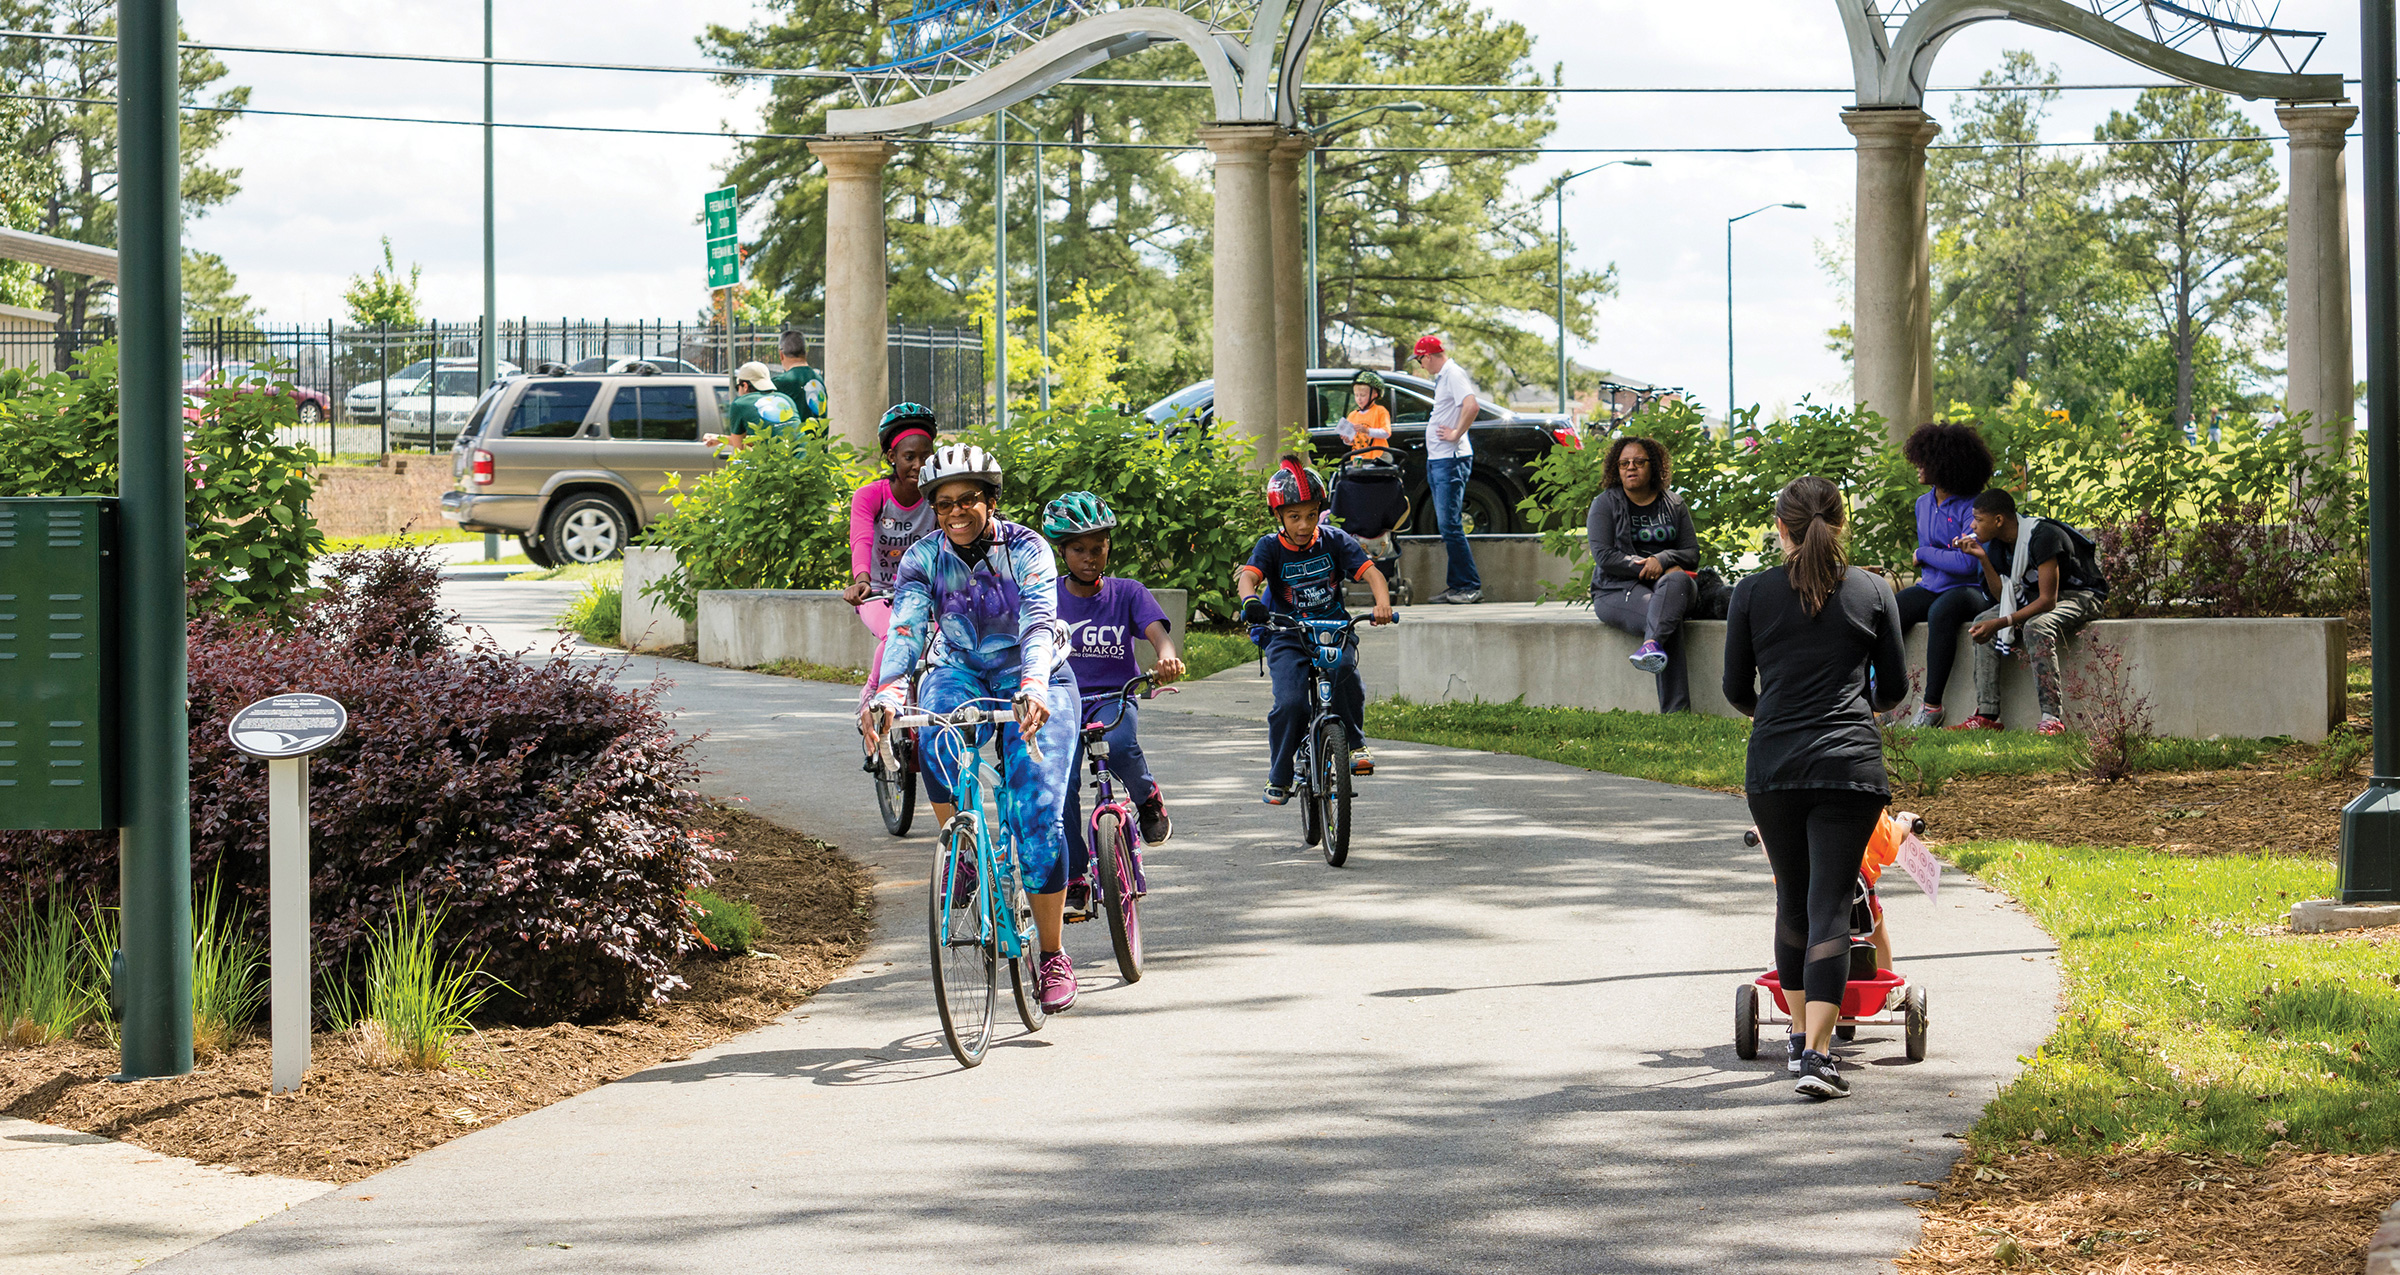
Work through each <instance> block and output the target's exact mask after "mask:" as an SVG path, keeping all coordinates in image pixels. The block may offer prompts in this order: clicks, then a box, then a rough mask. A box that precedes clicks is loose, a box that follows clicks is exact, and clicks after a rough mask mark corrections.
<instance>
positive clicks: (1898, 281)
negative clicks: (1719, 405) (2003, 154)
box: [1727, 108, 1942, 443]
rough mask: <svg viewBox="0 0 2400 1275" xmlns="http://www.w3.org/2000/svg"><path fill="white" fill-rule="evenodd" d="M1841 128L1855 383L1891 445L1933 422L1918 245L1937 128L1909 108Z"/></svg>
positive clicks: (1928, 291)
mask: <svg viewBox="0 0 2400 1275" xmlns="http://www.w3.org/2000/svg"><path fill="white" fill-rule="evenodd" d="M1842 125H1843V127H1845V128H1848V129H1849V130H1850V134H1851V136H1853V137H1856V138H1857V139H1858V211H1857V213H1856V214H1855V220H1854V223H1853V224H1854V225H1855V227H1856V232H1857V238H1856V241H1855V242H1856V244H1857V258H1856V260H1855V262H1854V263H1853V265H1852V267H1851V284H1852V287H1853V290H1854V291H1855V293H1856V296H1857V312H1856V315H1855V317H1854V319H1853V321H1852V323H1851V334H1852V343H1853V344H1852V361H1851V371H1852V375H1853V377H1854V382H1853V383H1854V384H1855V386H1856V388H1857V391H1858V403H1859V406H1861V407H1868V408H1873V409H1874V410H1875V411H1878V412H1881V413H1883V418H1884V422H1885V428H1886V429H1887V430H1888V432H1889V433H1890V436H1891V439H1892V441H1893V442H1895V443H1897V442H1899V441H1900V440H1901V439H1904V438H1906V437H1908V434H1909V431H1911V430H1913V429H1915V428H1916V427H1917V426H1919V425H1922V424H1924V423H1925V422H1926V421H1928V420H1931V419H1932V418H1933V280H1932V273H1931V272H1932V264H1933V263H1932V256H1933V254H1932V248H1931V245H1930V244H1929V243H1928V242H1927V241H1926V237H1925V144H1926V143H1927V142H1930V141H1932V140H1933V138H1934V134H1936V133H1939V132H1940V131H1941V129H1942V126H1941V125H1939V124H1936V123H1934V122H1933V120H1932V119H1931V118H1929V117H1928V116H1927V115H1926V114H1925V112H1923V111H1920V110H1915V109H1913V108H1904V109H1899V110H1871V111H1862V110H1849V111H1844V112H1842ZM1727 410H1731V407H1730V405H1728V409H1727Z"/></svg>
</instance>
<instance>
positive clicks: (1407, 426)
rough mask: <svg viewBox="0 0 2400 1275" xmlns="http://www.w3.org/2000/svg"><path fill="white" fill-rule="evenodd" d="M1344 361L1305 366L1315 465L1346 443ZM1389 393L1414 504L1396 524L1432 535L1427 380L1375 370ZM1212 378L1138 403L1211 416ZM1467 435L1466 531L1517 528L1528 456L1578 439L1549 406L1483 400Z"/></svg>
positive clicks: (1169, 412) (1337, 454)
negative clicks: (1470, 454) (1471, 455)
mask: <svg viewBox="0 0 2400 1275" xmlns="http://www.w3.org/2000/svg"><path fill="white" fill-rule="evenodd" d="M1356 375H1357V372H1356V370H1355V369H1352V368H1340V367H1320V368H1311V369H1309V373H1308V437H1309V443H1310V446H1311V447H1312V448H1313V449H1314V451H1315V453H1316V457H1315V458H1316V461H1317V464H1318V466H1319V467H1321V468H1330V467H1331V466H1332V465H1333V464H1334V463H1335V462H1337V461H1339V460H1340V459H1341V458H1342V456H1343V455H1344V454H1346V453H1347V452H1348V451H1349V450H1350V448H1349V446H1348V445H1347V444H1345V443H1344V442H1342V436H1341V434H1340V432H1339V431H1338V430H1336V429H1335V428H1334V427H1335V425H1336V424H1338V423H1339V422H1340V420H1341V418H1342V417H1343V416H1345V415H1347V414H1348V413H1349V411H1350V409H1351V407H1352V403H1351V398H1350V381H1351V378H1352V377H1354V376H1356ZM1377 375H1379V376H1381V377H1383V381H1384V385H1385V387H1386V389H1387V392H1388V394H1389V396H1390V398H1389V402H1388V404H1387V405H1388V406H1389V408H1390V409H1391V413H1392V453H1393V455H1395V456H1396V457H1398V459H1399V461H1400V467H1401V472H1402V474H1403V475H1404V477H1405V480H1406V482H1407V484H1408V498H1409V503H1410V506H1411V508H1413V509H1414V510H1415V511H1416V512H1415V513H1414V515H1413V516H1412V517H1411V519H1410V521H1409V524H1408V525H1407V526H1406V527H1404V528H1402V529H1401V531H1402V534H1404V535H1425V536H1429V535H1433V534H1434V533H1435V532H1436V531H1437V530H1438V528H1437V527H1436V526H1435V525H1434V518H1433V505H1432V502H1431V501H1430V500H1429V499H1427V488H1426V483H1425V422H1426V419H1427V418H1428V417H1430V416H1431V415H1432V414H1433V382H1431V381H1428V380H1426V379H1425V378H1423V377H1421V376H1411V375H1409V374H1408V373H1406V372H1379V373H1377ZM1216 397H1217V396H1216V382H1214V381H1202V382H1200V383H1199V384H1197V385H1191V386H1186V387H1185V388H1183V389H1181V390H1178V391H1176V392H1175V393H1173V394H1170V395H1168V396H1167V397H1165V398H1162V399H1160V400H1159V401H1157V402H1156V403H1153V404H1151V405H1150V406H1149V407H1146V408H1144V409H1142V415H1143V416H1145V417H1147V418H1149V419H1150V420H1151V421H1152V422H1153V423H1156V424H1159V425H1165V424H1167V423H1169V422H1171V421H1173V420H1174V419H1175V418H1176V417H1178V416H1192V417H1197V418H1199V419H1202V420H1208V419H1212V418H1213V417H1214V415H1215V407H1216ZM1468 437H1469V438H1471V439H1472V440H1473V441H1474V444H1475V472H1474V476H1473V477H1471V478H1469V479H1468V480H1467V498H1466V508H1465V521H1466V524H1467V530H1468V531H1469V532H1470V533H1474V532H1524V531H1531V530H1533V529H1534V527H1533V524H1532V522H1531V521H1530V520H1529V519H1527V518H1526V517H1525V515H1524V514H1522V513H1520V512H1518V510H1517V502H1519V501H1521V500H1523V499H1525V497H1526V496H1527V495H1528V494H1530V493H1531V492H1532V490H1533V478H1532V473H1531V468H1532V465H1533V463H1534V462H1535V461H1537V460H1540V459H1541V458H1542V457H1544V456H1547V455H1549V454H1550V449H1551V448H1554V447H1581V446H1583V436H1582V435H1581V434H1579V433H1577V432H1576V429H1575V422H1574V421H1573V419H1572V418H1569V417H1565V416H1558V415H1554V414H1549V413H1540V414H1535V413H1525V412H1514V411H1510V410H1509V409H1508V408H1506V407H1503V406H1501V405H1500V404H1498V403H1494V402H1490V401H1483V402H1481V403H1480V405H1479V407H1478V410H1477V411H1476V413H1475V424H1474V425H1473V426H1471V427H1470V429H1469V433H1468Z"/></svg>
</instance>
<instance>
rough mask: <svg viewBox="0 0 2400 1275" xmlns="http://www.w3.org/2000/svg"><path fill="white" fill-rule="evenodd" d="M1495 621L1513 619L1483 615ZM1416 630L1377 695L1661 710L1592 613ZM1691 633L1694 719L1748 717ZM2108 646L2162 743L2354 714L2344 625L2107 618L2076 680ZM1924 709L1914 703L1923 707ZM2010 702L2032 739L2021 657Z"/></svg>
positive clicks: (1406, 627) (1970, 680)
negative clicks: (2097, 648) (1729, 699)
mask: <svg viewBox="0 0 2400 1275" xmlns="http://www.w3.org/2000/svg"><path fill="white" fill-rule="evenodd" d="M1482 611H1492V612H1506V613H1509V614H1505V615H1504V614H1493V615H1490V616H1489V617H1488V618H1487V617H1479V616H1477V615H1476V613H1477V612H1482ZM1518 613H1523V614H1518ZM1545 613H1546V614H1545ZM1406 618H1407V621H1408V622H1406V623H1402V624H1400V625H1399V626H1397V630H1396V632H1393V631H1390V630H1387V632H1393V639H1394V640H1390V641H1389V646H1388V650H1389V652H1390V656H1391V658H1392V659H1393V660H1394V662H1395V665H1394V668H1393V671H1392V672H1391V673H1390V674H1388V675H1386V676H1383V677H1377V676H1375V675H1373V673H1372V672H1371V673H1370V675H1369V677H1368V689H1369V693H1370V694H1371V695H1372V694H1374V693H1375V691H1376V690H1377V689H1378V688H1377V683H1379V682H1380V683H1385V684H1387V685H1389V686H1390V687H1391V688H1392V693H1396V694H1398V695H1401V696H1404V697H1406V698H1408V699H1411V700H1414V701H1417V702H1419V703H1441V702H1444V701H1473V700H1482V701H1485V702H1491V703H1502V702H1506V701H1509V700H1513V699H1516V698H1517V697H1519V696H1523V697H1524V700H1525V702H1526V703H1527V704H1532V705H1541V706H1554V707H1570V708H1589V709H1599V710H1607V709H1618V708H1621V709H1628V710H1631V711H1636V712H1655V711H1657V708H1658V691H1657V683H1656V680H1655V679H1654V678H1653V677H1651V676H1650V675H1649V674H1646V673H1642V672H1640V671H1638V670H1636V669H1635V668H1634V667H1633V666H1632V664H1631V663H1629V662H1628V657H1630V656H1631V655H1632V654H1633V651H1634V648H1635V647H1636V646H1637V645H1639V641H1638V640H1637V639H1636V638H1634V637H1633V636H1631V635H1630V634H1626V633H1621V632H1619V631H1617V630H1615V629H1612V628H1609V627H1608V626H1606V625H1603V624H1601V623H1600V622H1599V621H1597V620H1595V619H1593V618H1592V615H1591V613H1590V612H1589V611H1587V610H1584V609H1582V608H1580V607H1573V606H1571V605H1567V604H1552V605H1548V606H1542V607H1504V608H1503V607H1489V606H1483V607H1449V608H1445V607H1413V608H1410V610H1409V613H1408V615H1407V617H1406ZM1685 632H1686V636H1685V638H1684V649H1685V654H1686V656H1687V657H1688V658H1689V659H1690V661H1691V687H1692V707H1693V709H1694V710H1696V711H1698V712H1703V713H1711V714H1715V715H1717V716H1721V717H1730V716H1735V715H1736V714H1735V713H1734V711H1733V707H1732V706H1731V705H1730V704H1728V703H1726V702H1725V696H1724V692H1723V689H1722V681H1723V676H1724V667H1725V624H1724V622H1723V621H1721V620H1702V621H1693V622H1691V623H1690V624H1688V625H1686V626H1685ZM1925 639H1926V629H1925V628H1924V626H1922V625H1920V626H1918V627H1917V628H1916V629H1915V630H1914V631H1912V632H1911V633H1910V634H1909V644H1908V650H1909V668H1910V670H1911V672H1912V673H1913V674H1915V675H1916V676H1917V678H1918V679H1919V682H1920V685H1921V684H1922V683H1921V679H1922V677H1923V674H1924V668H1925ZM2094 639H2097V640H2099V641H2103V642H2107V643H2109V644H2110V645H2111V646H2113V647H2115V648H2117V649H2118V650H2120V651H2122V652H2124V656H2125V662H2124V667H2125V670H2126V673H2127V675H2128V678H2129V680H2130V681H2131V683H2132V686H2133V690H2134V691H2135V693H2137V694H2139V695H2142V696H2145V697H2147V698H2148V699H2149V701H2150V715H2151V724H2152V729H2153V730H2154V731H2155V732H2156V733H2157V734H2160V735H2173V736H2181V737H2186V738H2194V739H2205V738H2208V737H2210V736H2213V735H2228V736H2235V737H2245V738H2260V737H2267V736H2290V737H2292V738H2294V739H2299V740H2306V741H2311V742H2314V741H2316V740H2320V739H2323V738H2324V737H2325V735H2326V734H2327V732H2328V731H2330V730H2331V729H2332V728H2333V727H2334V726H2335V725H2336V724H2338V723H2339V722H2341V721H2342V719H2343V718H2344V717H2345V716H2346V712H2347V705H2346V694H2347V688H2348V674H2349V642H2348V637H2347V633H2346V626H2345V625H2344V623H2343V621H2342V620H2341V619H2339V618H2332V619H2259V620H2182V619H2176V620H2101V621H2098V622H2096V623H2094V624H2092V625H2091V626H2090V627H2089V628H2087V629H2085V630H2084V631H2083V633H2082V634H2080V635H2078V636H2077V638H2075V639H2073V640H2071V641H2069V643H2068V644H2067V645H2068V652H2067V662H2068V664H2067V666H2068V669H2069V670H2070V672H2073V671H2075V670H2077V669H2079V668H2081V667H2084V665H2083V663H2082V661H2083V660H2084V658H2085V656H2084V651H2085V650H2086V649H2088V647H2089V645H2090V643H2091V641H2092V640H2094ZM1958 641H1959V654H1958V661H1957V665H1956V668H1955V670H1954V671H1953V672H1952V674H1951V680H1950V685H1949V688H1948V691H1947V693H1946V694H1945V695H1944V697H1943V701H1944V702H1943V707H1944V708H1945V709H1947V710H1948V718H1947V720H1948V722H1949V723H1950V724H1956V723H1957V722H1959V721H1962V720H1964V719H1965V718H1966V717H1967V715H1968V714H1970V713H1972V712H1974V711H1975V681H1974V668H1973V665H1972V664H1971V663H1970V662H1969V655H1968V649H1969V645H1970V643H1969V640H1968V638H1967V636H1966V634H1965V633H1964V632H1963V631H1962V632H1961V633H1960V634H1959V637H1958ZM1379 645H1380V644H1379ZM1369 658H1370V659H1372V658H1373V655H1372V653H1371V648H1370V655H1369ZM1918 698H1919V697H1917V696H1915V695H1912V696H1911V697H1910V700H1909V702H1910V704H1911V706H1912V707H1913V706H1914V705H1915V704H1916V703H1917V702H1918ZM2000 699H2001V716H2002V719H2003V720H2004V721H2006V722H2007V723H2008V724H2009V726H2010V727H2012V728H2017V729H2030V728H2032V727H2033V726H2034V724H2035V723H2036V722H2037V721H2038V720H2039V710H2038V709H2037V707H2036V704H2035V700H2034V693H2033V675H2032V672H2031V671H2030V670H2029V669H2027V668H2026V666H2025V664H2024V663H2023V661H2022V660H2021V659H2016V658H2011V659H2007V660H2004V661H2002V664H2001V697H2000ZM2068 707H2069V710H2070V711H2072V708H2073V701H2072V697H2071V696H2070V698H2069V703H2068Z"/></svg>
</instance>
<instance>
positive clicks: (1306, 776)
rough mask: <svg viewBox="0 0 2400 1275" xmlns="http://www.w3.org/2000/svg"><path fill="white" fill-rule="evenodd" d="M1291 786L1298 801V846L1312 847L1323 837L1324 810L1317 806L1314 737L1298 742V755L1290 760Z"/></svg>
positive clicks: (1315, 747)
mask: <svg viewBox="0 0 2400 1275" xmlns="http://www.w3.org/2000/svg"><path fill="white" fill-rule="evenodd" d="M1292 786H1293V787H1294V788H1296V789H1298V791H1297V792H1296V793H1294V794H1293V795H1294V796H1297V797H1298V798H1299V799H1300V844H1301V845H1304V846H1313V845H1315V844H1317V843H1318V842H1319V841H1321V840H1323V839H1324V837H1325V809H1324V807H1322V806H1320V805H1318V804H1317V746H1316V741H1315V737H1314V736H1313V735H1312V736H1309V737H1306V738H1303V739H1302V740H1301V741H1300V754H1299V756H1296V757H1294V758H1292Z"/></svg>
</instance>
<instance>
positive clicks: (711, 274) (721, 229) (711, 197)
mask: <svg viewBox="0 0 2400 1275" xmlns="http://www.w3.org/2000/svg"><path fill="white" fill-rule="evenodd" d="M741 200H742V192H741V188H740V187H737V186H721V187H719V188H717V189H715V190H712V191H710V192H708V197H707V198H706V199H704V200H702V201H701V203H700V220H701V223H702V225H704V226H705V227H706V228H707V230H708V288H709V291H711V292H714V291H716V290H717V289H719V288H723V289H724V290H725V375H726V376H727V377H731V376H732V375H733V369H734V361H733V289H734V287H735V286H736V285H738V284H740V283H741V281H742V236H741V225H740V223H741V215H740V208H741Z"/></svg>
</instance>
